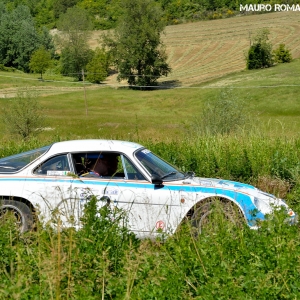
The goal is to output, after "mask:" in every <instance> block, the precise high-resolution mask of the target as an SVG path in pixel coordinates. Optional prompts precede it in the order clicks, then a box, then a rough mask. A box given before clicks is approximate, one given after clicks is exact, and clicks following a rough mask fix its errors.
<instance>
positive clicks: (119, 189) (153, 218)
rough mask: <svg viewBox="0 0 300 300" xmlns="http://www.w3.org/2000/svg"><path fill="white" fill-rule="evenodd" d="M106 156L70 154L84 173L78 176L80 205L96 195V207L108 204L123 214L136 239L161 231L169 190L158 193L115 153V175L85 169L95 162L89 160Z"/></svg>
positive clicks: (104, 153)
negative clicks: (97, 174)
mask: <svg viewBox="0 0 300 300" xmlns="http://www.w3.org/2000/svg"><path fill="white" fill-rule="evenodd" d="M108 154H109V155H110V154H111V153H108V152H101V154H100V153H95V152H93V153H74V154H73V161H74V163H75V165H76V170H77V173H78V174H80V173H84V172H85V174H87V176H80V181H81V182H82V184H81V187H79V190H80V197H81V202H82V203H84V201H88V199H89V197H90V196H92V195H94V196H96V197H97V199H98V200H99V205H100V206H101V205H107V204H109V205H110V206H111V207H112V208H113V209H114V210H116V211H120V212H122V213H124V219H123V220H124V221H125V222H126V226H127V227H128V228H129V229H130V230H131V231H133V232H135V233H136V234H137V235H138V236H149V235H151V234H152V233H155V232H156V231H157V230H158V231H162V230H165V229H166V228H167V226H168V216H169V214H170V210H169V209H170V208H169V205H168V199H169V198H170V191H169V190H168V189H162V190H160V189H159V188H158V187H156V186H155V185H154V184H152V183H151V182H149V181H148V180H146V179H145V177H144V175H142V172H140V171H139V169H138V168H137V166H136V165H135V164H134V163H133V162H132V161H131V160H130V159H129V158H128V157H127V156H126V155H124V154H122V153H117V155H118V160H119V163H118V169H117V170H116V172H115V174H112V175H110V176H109V177H107V176H98V177H97V176H95V175H94V174H91V172H89V168H88V167H89V166H91V165H93V164H94V163H95V162H94V161H93V160H95V159H97V157H99V156H100V155H101V156H105V155H108ZM115 154H116V153H115ZM82 170H84V171H82Z"/></svg>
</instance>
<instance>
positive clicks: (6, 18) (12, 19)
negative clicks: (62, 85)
mask: <svg viewBox="0 0 300 300" xmlns="http://www.w3.org/2000/svg"><path fill="white" fill-rule="evenodd" d="M3 10H4V11H3V13H2V14H1V15H0V31H1V36H0V62H1V63H2V64H4V65H5V66H6V67H14V68H16V69H19V70H22V71H25V72H29V60H30V57H31V55H32V53H33V52H34V51H36V50H37V49H38V48H39V47H41V46H45V48H46V49H49V45H50V42H49V36H48V42H47V44H46V43H45V39H44V38H43V37H44V36H45V31H43V33H42V34H40V33H39V32H38V31H37V30H36V28H35V24H34V20H33V18H32V16H31V14H30V11H29V9H28V7H27V6H18V7H17V8H16V9H14V10H12V11H7V10H6V9H3ZM52 47H53V44H52Z"/></svg>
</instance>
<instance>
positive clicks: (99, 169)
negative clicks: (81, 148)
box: [72, 151, 125, 179]
mask: <svg viewBox="0 0 300 300" xmlns="http://www.w3.org/2000/svg"><path fill="white" fill-rule="evenodd" d="M72 157H73V161H74V165H75V170H76V174H77V175H78V176H80V177H95V178H97V177H98V178H99V179H100V178H106V179H107V178H114V179H124V176H125V175H124V170H123V165H122V162H121V159H120V153H117V152H108V151H101V152H81V153H73V154H72Z"/></svg>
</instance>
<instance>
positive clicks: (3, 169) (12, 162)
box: [0, 145, 51, 173]
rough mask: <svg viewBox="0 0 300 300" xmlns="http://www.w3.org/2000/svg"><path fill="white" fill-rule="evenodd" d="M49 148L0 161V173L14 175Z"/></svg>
mask: <svg viewBox="0 0 300 300" xmlns="http://www.w3.org/2000/svg"><path fill="white" fill-rule="evenodd" d="M50 147H51V145H49V146H45V147H42V148H38V149H34V150H30V151H27V152H22V153H19V154H15V155H11V156H7V157H4V158H1V159H0V173H15V172H18V171H20V170H21V169H23V168H24V167H25V166H27V165H29V164H30V163H31V162H32V161H34V160H35V159H37V158H38V157H40V156H41V155H42V154H44V153H45V152H47V151H48V150H49V148H50Z"/></svg>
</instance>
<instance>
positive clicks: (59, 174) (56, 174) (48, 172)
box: [47, 170, 70, 176]
mask: <svg viewBox="0 0 300 300" xmlns="http://www.w3.org/2000/svg"><path fill="white" fill-rule="evenodd" d="M69 173H70V171H51V170H50V171H47V175H49V176H68V174H69Z"/></svg>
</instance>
